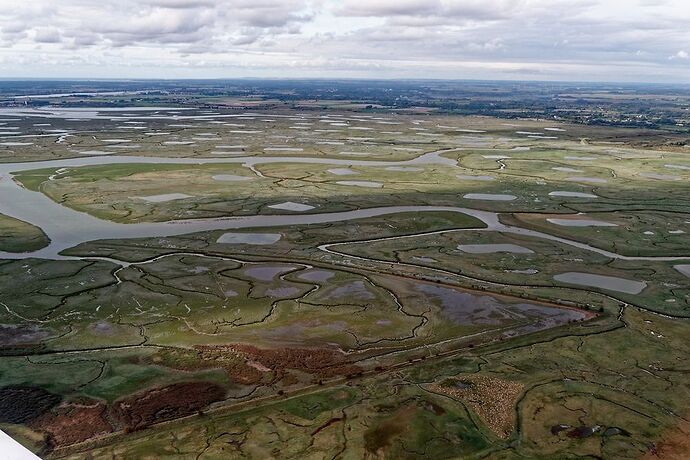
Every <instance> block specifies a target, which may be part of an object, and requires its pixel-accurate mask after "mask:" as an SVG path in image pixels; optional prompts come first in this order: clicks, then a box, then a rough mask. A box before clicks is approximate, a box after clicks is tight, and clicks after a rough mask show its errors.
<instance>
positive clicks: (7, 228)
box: [0, 214, 50, 252]
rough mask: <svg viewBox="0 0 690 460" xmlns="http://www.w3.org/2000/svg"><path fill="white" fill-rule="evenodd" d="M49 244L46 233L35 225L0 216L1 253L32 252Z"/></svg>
mask: <svg viewBox="0 0 690 460" xmlns="http://www.w3.org/2000/svg"><path fill="white" fill-rule="evenodd" d="M49 243H50V241H49V240H48V238H47V237H46V235H45V233H43V231H42V230H41V229H40V228H38V227H36V226H35V225H31V224H29V223H27V222H24V221H21V220H18V219H15V218H13V217H10V216H6V215H4V214H0V251H5V252H31V251H36V250H38V249H41V248H43V247H45V246H48V244H49Z"/></svg>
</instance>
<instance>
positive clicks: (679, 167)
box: [664, 165, 690, 171]
mask: <svg viewBox="0 0 690 460" xmlns="http://www.w3.org/2000/svg"><path fill="white" fill-rule="evenodd" d="M664 166H665V167H667V168H668V169H683V170H687V171H690V166H685V165H664Z"/></svg>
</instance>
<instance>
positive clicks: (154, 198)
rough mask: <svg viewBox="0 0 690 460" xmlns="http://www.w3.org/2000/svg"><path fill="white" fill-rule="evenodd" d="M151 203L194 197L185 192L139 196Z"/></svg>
mask: <svg viewBox="0 0 690 460" xmlns="http://www.w3.org/2000/svg"><path fill="white" fill-rule="evenodd" d="M137 198H140V199H142V200H144V201H148V202H149V203H165V202H166V201H173V200H184V199H185V198H194V197H193V196H192V195H187V194H185V193H164V194H162V195H150V196H140V197H137Z"/></svg>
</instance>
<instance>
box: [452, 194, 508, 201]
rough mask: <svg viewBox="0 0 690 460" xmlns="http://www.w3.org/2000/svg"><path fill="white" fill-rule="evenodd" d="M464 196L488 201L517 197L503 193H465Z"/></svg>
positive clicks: (469, 198)
mask: <svg viewBox="0 0 690 460" xmlns="http://www.w3.org/2000/svg"><path fill="white" fill-rule="evenodd" d="M463 198H466V199H468V200H486V201H513V200H516V199H517V197H516V196H515V195H502V194H496V193H466V194H465V195H463Z"/></svg>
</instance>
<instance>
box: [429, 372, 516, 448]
mask: <svg viewBox="0 0 690 460" xmlns="http://www.w3.org/2000/svg"><path fill="white" fill-rule="evenodd" d="M523 387H524V386H523V385H522V384H521V383H518V382H511V381H508V380H501V379H496V378H492V377H486V376H482V375H472V376H467V377H462V378H457V379H451V380H448V381H446V382H444V383H443V384H440V385H431V386H430V387H429V389H430V390H431V391H434V392H437V393H442V394H445V395H447V396H450V397H451V398H455V399H459V400H461V401H463V402H464V403H466V404H467V405H468V406H470V407H471V408H472V410H473V411H474V412H476V413H477V415H479V417H480V418H481V419H482V420H483V421H484V423H485V424H486V426H488V427H489V429H490V430H491V431H492V432H493V433H494V434H495V435H496V436H498V437H499V438H503V439H505V438H507V437H508V436H510V433H511V432H512V431H513V428H514V426H515V414H514V408H515V403H516V401H517V398H518V396H519V395H520V393H521V392H522V389H523Z"/></svg>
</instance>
